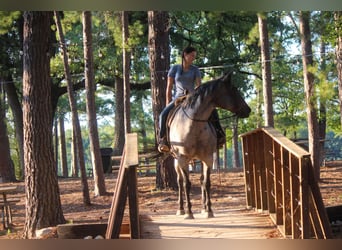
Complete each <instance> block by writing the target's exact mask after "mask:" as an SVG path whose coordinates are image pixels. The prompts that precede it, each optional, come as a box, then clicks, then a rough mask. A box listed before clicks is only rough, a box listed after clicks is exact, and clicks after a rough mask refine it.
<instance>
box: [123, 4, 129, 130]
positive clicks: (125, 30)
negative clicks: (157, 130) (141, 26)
mask: <svg viewBox="0 0 342 250" xmlns="http://www.w3.org/2000/svg"><path fill="white" fill-rule="evenodd" d="M121 25H122V64H123V83H124V109H125V112H124V117H125V134H127V133H130V132H131V106H130V97H131V94H130V93H131V89H130V82H129V75H130V55H131V53H130V50H129V46H128V38H129V32H128V12H127V11H122V13H121Z"/></svg>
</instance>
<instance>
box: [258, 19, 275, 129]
mask: <svg viewBox="0 0 342 250" xmlns="http://www.w3.org/2000/svg"><path fill="white" fill-rule="evenodd" d="M258 23H259V34H260V47H261V64H262V82H263V96H264V106H265V126H270V127H274V119H273V101H272V79H271V61H270V43H269V39H268V27H267V19H266V14H265V13H258Z"/></svg>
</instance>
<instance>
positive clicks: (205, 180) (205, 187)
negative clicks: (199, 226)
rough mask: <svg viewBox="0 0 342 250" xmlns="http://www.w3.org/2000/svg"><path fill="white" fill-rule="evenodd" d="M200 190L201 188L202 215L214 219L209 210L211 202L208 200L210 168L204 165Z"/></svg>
mask: <svg viewBox="0 0 342 250" xmlns="http://www.w3.org/2000/svg"><path fill="white" fill-rule="evenodd" d="M201 188H202V202H203V204H202V205H203V210H204V211H202V213H203V214H204V215H205V217H206V218H212V217H214V213H213V211H212V209H211V200H210V188H211V183H210V167H209V166H208V165H206V164H204V167H203V172H202V177H201Z"/></svg>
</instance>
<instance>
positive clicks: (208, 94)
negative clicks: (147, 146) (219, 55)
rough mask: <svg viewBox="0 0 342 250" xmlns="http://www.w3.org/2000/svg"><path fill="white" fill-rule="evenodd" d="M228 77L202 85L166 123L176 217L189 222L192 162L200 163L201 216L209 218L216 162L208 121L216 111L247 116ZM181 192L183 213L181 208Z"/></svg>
mask: <svg viewBox="0 0 342 250" xmlns="http://www.w3.org/2000/svg"><path fill="white" fill-rule="evenodd" d="M231 76H232V73H228V74H226V75H224V76H223V77H221V78H219V79H216V80H212V81H209V82H206V83H204V84H202V85H201V86H199V87H198V88H197V89H196V90H195V92H193V93H192V94H189V95H187V96H186V98H185V99H184V100H183V102H182V103H180V104H179V105H176V108H175V110H174V112H173V111H171V112H170V115H169V117H170V118H169V119H168V126H169V142H170V153H171V154H172V155H173V157H174V158H175V169H176V172H177V182H178V189H179V198H178V203H179V208H178V211H177V215H184V214H185V217H184V218H186V219H193V218H194V217H193V213H192V210H191V202H190V188H191V183H190V180H189V162H190V161H191V160H193V159H198V160H200V161H202V165H203V166H202V175H201V189H202V206H203V208H202V213H203V214H204V216H205V217H207V218H210V217H213V216H214V215H213V211H212V209H211V201H210V171H211V168H212V166H213V164H214V161H216V158H217V139H216V132H215V129H214V128H213V126H212V124H211V123H210V122H208V119H209V117H210V115H211V113H212V112H213V110H214V109H215V108H216V107H218V108H222V109H226V110H229V111H231V112H232V113H234V114H235V115H236V116H237V117H240V118H246V117H248V116H249V113H250V112H251V109H250V107H249V106H248V105H247V103H246V102H245V101H244V99H243V98H242V96H241V95H240V93H239V91H238V90H237V88H236V87H234V86H233V84H232V82H231V80H232V78H231ZM183 192H184V193H185V199H186V205H187V206H186V210H184V204H183Z"/></svg>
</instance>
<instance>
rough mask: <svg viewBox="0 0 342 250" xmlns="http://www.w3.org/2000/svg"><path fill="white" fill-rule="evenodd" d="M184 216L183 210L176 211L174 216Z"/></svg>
mask: <svg viewBox="0 0 342 250" xmlns="http://www.w3.org/2000/svg"><path fill="white" fill-rule="evenodd" d="M184 214H185V212H184V210H177V213H176V215H184Z"/></svg>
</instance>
